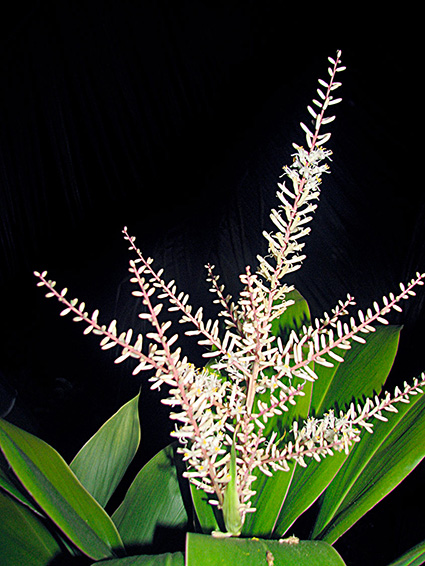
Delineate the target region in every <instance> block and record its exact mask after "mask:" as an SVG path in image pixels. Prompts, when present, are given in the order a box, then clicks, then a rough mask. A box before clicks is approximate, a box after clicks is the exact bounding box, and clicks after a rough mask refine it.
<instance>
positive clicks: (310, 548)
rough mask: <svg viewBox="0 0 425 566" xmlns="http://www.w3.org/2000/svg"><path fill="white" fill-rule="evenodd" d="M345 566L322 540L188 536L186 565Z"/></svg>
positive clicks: (335, 552) (191, 534) (332, 549)
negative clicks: (287, 540) (289, 540)
mask: <svg viewBox="0 0 425 566" xmlns="http://www.w3.org/2000/svg"><path fill="white" fill-rule="evenodd" d="M235 564H241V565H242V564H243V566H268V565H269V564H270V565H272V564H274V566H278V565H279V564H282V565H283V564H284V565H285V566H324V565H325V564H326V566H343V565H344V562H343V560H342V558H341V557H340V555H339V554H338V553H337V551H336V550H335V549H334V548H332V547H331V546H330V545H328V544H323V543H322V542H321V541H299V542H298V544H288V543H280V542H279V541H276V540H273V541H271V540H264V539H240V538H227V539H220V538H214V537H210V536H207V535H199V534H194V533H188V535H187V543H186V566H234V565H235Z"/></svg>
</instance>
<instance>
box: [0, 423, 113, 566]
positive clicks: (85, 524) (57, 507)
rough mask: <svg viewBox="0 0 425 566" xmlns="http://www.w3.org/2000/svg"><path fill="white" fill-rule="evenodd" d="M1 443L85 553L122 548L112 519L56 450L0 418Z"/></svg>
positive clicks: (105, 554)
mask: <svg viewBox="0 0 425 566" xmlns="http://www.w3.org/2000/svg"><path fill="white" fill-rule="evenodd" d="M0 446H1V448H2V450H3V453H4V455H5V457H6V459H7V460H8V462H9V464H10V465H11V467H12V468H13V471H14V473H15V474H16V476H17V477H18V478H19V480H20V482H21V483H22V485H23V486H24V488H25V489H26V490H27V491H28V493H29V494H30V495H31V496H32V497H33V499H34V500H35V501H36V503H37V504H38V505H39V506H40V507H41V509H42V510H43V512H44V513H45V514H46V515H47V516H48V517H50V518H51V519H52V521H54V522H55V523H56V525H57V526H58V527H59V529H60V530H61V531H62V532H63V533H64V534H65V535H66V536H67V537H68V538H69V540H70V541H72V542H73V543H74V544H75V546H77V548H79V549H80V550H81V551H82V552H83V553H84V554H86V555H87V556H89V557H90V558H93V559H96V560H100V559H102V558H111V557H113V556H114V554H115V552H114V551H115V550H118V551H119V550H120V549H122V542H121V539H120V536H119V534H118V532H117V530H116V528H115V526H114V524H113V522H112V521H111V519H110V518H109V516H108V515H107V514H106V513H105V511H104V510H103V509H102V507H100V505H99V504H98V503H97V502H96V501H95V500H94V499H93V498H92V496H91V495H90V494H89V493H88V492H87V491H86V490H85V489H84V488H83V486H82V485H81V484H80V482H79V481H78V479H77V478H76V477H75V475H74V474H73V473H72V471H71V470H70V468H69V466H68V465H67V464H66V462H65V461H64V460H63V459H62V457H61V456H60V455H59V454H58V453H57V452H56V450H54V449H53V448H52V447H51V446H49V445H48V444H46V443H45V442H43V441H42V440H40V439H39V438H37V437H35V436H33V435H32V434H30V433H28V432H26V431H24V430H22V429H20V428H18V427H16V426H14V425H12V424H10V423H8V422H7V421H4V420H3V419H0Z"/></svg>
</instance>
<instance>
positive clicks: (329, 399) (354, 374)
mask: <svg viewBox="0 0 425 566" xmlns="http://www.w3.org/2000/svg"><path fill="white" fill-rule="evenodd" d="M400 330H401V327H400V326H378V327H376V329H375V332H372V333H370V334H368V335H367V336H366V344H359V343H358V342H354V341H352V344H351V348H350V349H349V350H341V349H338V350H336V351H337V353H338V355H340V356H342V357H343V358H344V362H337V361H335V360H331V361H332V363H333V364H334V367H333V368H327V367H325V366H320V365H319V364H316V365H315V367H314V371H315V372H316V374H317V375H318V379H317V380H316V381H315V382H314V385H313V398H312V403H311V406H312V409H313V410H314V412H315V414H316V415H322V414H323V413H324V412H326V411H328V410H329V409H331V408H333V407H336V406H337V407H338V408H339V409H343V408H344V407H345V406H346V405H348V404H349V403H351V401H352V400H353V399H355V400H361V399H362V397H363V396H366V397H370V396H372V395H373V394H374V393H375V394H376V393H379V392H380V391H381V389H382V386H383V384H384V383H385V380H386V379H387V377H388V374H389V372H390V370H391V367H392V365H393V363H394V359H395V356H396V353H397V348H398V342H399V337H400Z"/></svg>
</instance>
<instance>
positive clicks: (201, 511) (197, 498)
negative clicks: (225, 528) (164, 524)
mask: <svg viewBox="0 0 425 566" xmlns="http://www.w3.org/2000/svg"><path fill="white" fill-rule="evenodd" d="M190 494H191V497H192V503H193V507H194V510H195V513H196V517H197V519H198V521H199V526H200V528H201V530H202V532H203V533H204V534H211V533H212V532H213V531H219V530H220V525H219V523H218V521H217V518H216V516H215V513H214V507H213V506H212V505H210V504H209V503H208V499H210V496H209V495H208V493H205V491H203V490H202V489H198V488H197V487H195V486H194V485H193V484H190Z"/></svg>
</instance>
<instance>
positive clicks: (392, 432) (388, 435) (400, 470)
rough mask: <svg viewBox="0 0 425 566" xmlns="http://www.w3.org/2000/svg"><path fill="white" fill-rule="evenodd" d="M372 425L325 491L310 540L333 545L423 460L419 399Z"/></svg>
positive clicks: (422, 403)
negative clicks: (313, 539) (370, 431)
mask: <svg viewBox="0 0 425 566" xmlns="http://www.w3.org/2000/svg"><path fill="white" fill-rule="evenodd" d="M397 409H398V413H385V415H386V416H387V417H388V422H382V421H375V425H374V432H373V434H369V433H366V432H365V433H364V436H363V437H362V439H361V441H360V442H359V443H357V444H356V445H355V446H354V447H353V449H352V450H351V452H350V454H349V456H348V458H347V461H346V463H345V465H344V466H343V468H342V469H341V470H340V472H339V473H338V474H337V475H336V476H335V478H334V480H333V481H332V483H331V484H330V486H329V487H328V489H327V490H326V492H325V493H324V495H323V498H322V500H321V506H320V510H319V514H318V517H317V520H316V524H315V525H314V528H313V532H312V538H318V539H323V540H326V541H327V542H329V543H331V544H332V543H333V542H334V541H335V540H337V539H338V538H339V537H340V536H341V535H342V534H343V533H344V532H345V531H347V530H348V529H349V528H350V527H351V526H352V525H353V524H354V523H355V522H356V521H357V520H358V519H360V517H362V516H363V515H364V514H365V513H366V512H367V511H369V509H371V508H372V507H373V506H374V505H376V503H378V502H379V501H380V500H381V499H383V498H384V497H385V496H386V495H387V494H388V493H389V492H390V491H391V490H393V489H394V488H395V487H396V486H397V485H398V484H399V483H400V482H401V481H402V480H403V479H404V478H405V477H406V476H407V475H408V474H409V473H410V472H411V471H412V470H413V469H414V468H415V467H416V466H417V465H418V464H419V462H420V461H421V460H422V458H423V457H424V455H425V395H417V396H416V397H411V401H410V403H409V404H406V403H397Z"/></svg>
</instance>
